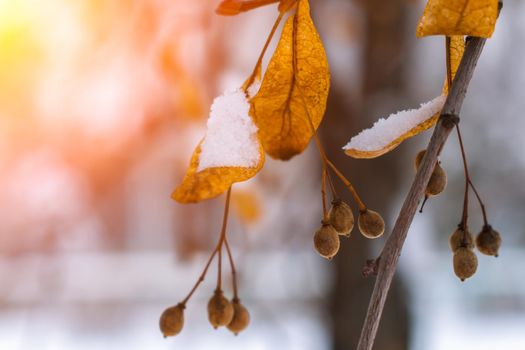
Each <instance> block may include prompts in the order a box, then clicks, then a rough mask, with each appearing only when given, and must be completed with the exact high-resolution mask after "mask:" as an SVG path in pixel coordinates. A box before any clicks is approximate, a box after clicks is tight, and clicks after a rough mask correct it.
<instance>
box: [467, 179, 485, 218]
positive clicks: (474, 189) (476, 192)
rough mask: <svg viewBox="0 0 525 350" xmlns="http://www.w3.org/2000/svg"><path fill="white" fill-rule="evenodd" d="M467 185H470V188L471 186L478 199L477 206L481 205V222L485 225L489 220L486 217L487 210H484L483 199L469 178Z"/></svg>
mask: <svg viewBox="0 0 525 350" xmlns="http://www.w3.org/2000/svg"><path fill="white" fill-rule="evenodd" d="M469 185H470V188H472V191H474V194H475V195H476V198H477V199H478V203H479V206H480V207H481V212H482V214H483V223H484V224H485V226H487V225H488V224H489V222H488V219H487V212H486V210H485V204H483V200H481V197H480V195H479V193H478V190H477V189H476V186H474V184H473V183H472V181H471V180H469Z"/></svg>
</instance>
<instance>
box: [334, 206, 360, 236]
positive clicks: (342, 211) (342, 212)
mask: <svg viewBox="0 0 525 350" xmlns="http://www.w3.org/2000/svg"><path fill="white" fill-rule="evenodd" d="M330 224H331V225H332V226H333V227H334V229H335V230H336V231H337V233H339V234H340V235H343V236H347V237H348V236H350V232H351V231H352V229H353V228H354V214H353V213H352V209H351V208H350V207H349V206H348V204H346V203H345V202H342V201H340V200H338V201H334V202H333V207H332V209H331V210H330Z"/></svg>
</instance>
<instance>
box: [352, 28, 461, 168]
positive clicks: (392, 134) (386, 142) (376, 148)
mask: <svg viewBox="0 0 525 350" xmlns="http://www.w3.org/2000/svg"><path fill="white" fill-rule="evenodd" d="M448 43H449V44H450V45H448V48H447V55H446V60H447V75H449V74H450V81H452V80H453V79H454V77H455V76H456V72H457V70H458V67H459V63H460V62H461V58H462V57H463V53H464V51H465V40H464V38H463V36H460V35H458V36H452V37H450V38H449V41H448ZM448 80H449V79H448V76H447V78H446V79H445V85H444V87H443V98H441V100H437V99H435V100H433V101H436V102H439V103H437V104H435V106H439V108H437V107H433V108H430V109H428V108H427V109H425V111H421V109H419V110H413V111H412V112H413V113H423V114H420V118H419V119H418V120H417V119H416V120H417V122H416V123H414V122H411V121H408V120H404V118H405V117H404V116H403V117H402V118H399V119H398V120H397V121H395V122H394V123H393V124H394V126H397V127H400V128H401V129H397V130H396V129H395V128H393V127H391V126H388V125H386V124H385V125H382V124H379V127H380V128H381V127H385V126H386V127H387V128H389V129H390V130H386V131H384V132H380V133H379V134H381V135H384V136H383V137H384V138H383V139H381V140H379V139H377V140H375V142H370V141H369V140H367V138H369V137H370V136H372V140H373V139H374V138H375V137H377V136H375V135H377V132H378V131H377V130H373V128H371V129H367V130H364V131H363V132H362V133H361V134H360V135H358V136H356V137H354V138H352V140H350V142H349V143H348V144H347V145H346V146H345V147H343V149H344V151H345V153H346V154H347V155H348V156H350V157H353V158H367V159H369V158H377V157H379V156H382V155H383V154H386V153H388V152H390V151H392V150H393V149H395V148H396V147H397V146H399V145H400V144H401V143H402V142H403V141H405V140H406V139H409V138H411V137H414V136H416V135H418V134H420V133H422V132H423V131H425V130H428V129H430V128H431V127H433V126H434V125H435V124H436V123H437V121H438V119H439V115H440V113H441V107H442V106H443V103H444V96H446V94H447V93H448ZM431 103H432V102H431ZM436 108H437V109H436ZM391 122H393V121H391ZM402 124H405V125H402ZM407 125H408V126H410V125H413V126H411V127H407ZM374 127H376V125H374ZM372 130H373V131H372ZM363 133H364V135H365V136H364V137H363V135H362V134H363ZM367 134H368V135H367ZM373 141H374V140H373Z"/></svg>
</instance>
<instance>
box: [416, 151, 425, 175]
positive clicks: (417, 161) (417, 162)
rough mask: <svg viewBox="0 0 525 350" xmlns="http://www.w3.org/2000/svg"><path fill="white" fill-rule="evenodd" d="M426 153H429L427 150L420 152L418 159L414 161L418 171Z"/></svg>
mask: <svg viewBox="0 0 525 350" xmlns="http://www.w3.org/2000/svg"><path fill="white" fill-rule="evenodd" d="M425 153H427V151H426V150H422V151H419V153H418V154H417V155H416V159H415V160H414V166H415V167H416V170H418V169H419V166H420V165H421V162H422V161H423V157H424V156H425Z"/></svg>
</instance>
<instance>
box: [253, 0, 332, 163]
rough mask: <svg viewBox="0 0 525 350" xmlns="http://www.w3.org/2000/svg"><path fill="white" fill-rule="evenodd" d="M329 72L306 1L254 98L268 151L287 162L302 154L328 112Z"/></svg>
mask: <svg viewBox="0 0 525 350" xmlns="http://www.w3.org/2000/svg"><path fill="white" fill-rule="evenodd" d="M329 86H330V72H329V69H328V61H327V59H326V53H325V50H324V47H323V44H322V42H321V39H320V37H319V34H318V33H317V30H316V29H315V26H314V24H313V22H312V19H311V17H310V6H309V4H308V1H307V0H299V2H298V8H297V13H296V14H295V15H293V16H291V17H289V18H288V20H287V21H286V24H285V25H284V29H283V32H282V34H281V39H280V40H279V44H278V46H277V49H276V50H275V53H274V55H273V57H272V59H271V61H270V63H269V65H268V68H267V70H266V74H265V76H264V79H263V82H262V85H261V88H260V90H259V92H258V93H257V95H256V96H255V97H254V98H253V99H252V100H251V103H252V110H251V115H252V116H253V118H254V121H255V124H256V125H257V126H258V127H259V137H260V139H261V142H262V144H263V147H264V149H265V151H266V152H267V153H268V154H269V155H270V156H271V157H273V158H277V159H282V160H287V159H290V158H291V157H293V156H295V155H297V154H299V153H301V152H302V151H303V150H304V149H305V148H306V147H307V145H308V143H309V141H310V138H311V137H312V136H313V133H312V126H311V125H310V122H309V118H310V120H311V123H312V124H313V127H314V128H315V129H317V127H318V126H319V124H320V123H321V120H322V119H323V115H324V112H325V108H326V100H327V98H328V90H329Z"/></svg>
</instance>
